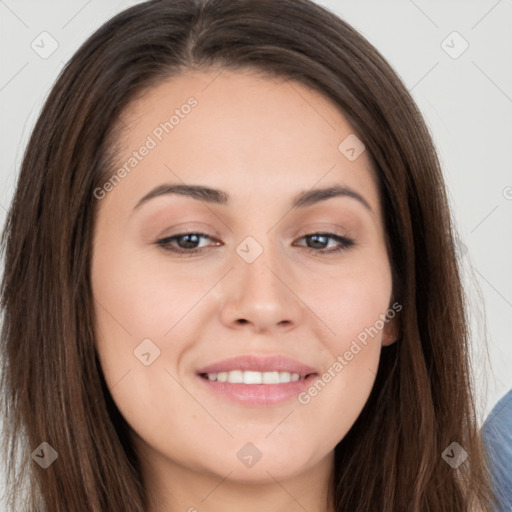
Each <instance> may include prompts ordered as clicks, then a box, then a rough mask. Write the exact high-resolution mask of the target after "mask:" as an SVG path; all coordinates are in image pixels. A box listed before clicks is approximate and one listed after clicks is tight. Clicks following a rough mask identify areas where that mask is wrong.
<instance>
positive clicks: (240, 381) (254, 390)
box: [196, 355, 319, 407]
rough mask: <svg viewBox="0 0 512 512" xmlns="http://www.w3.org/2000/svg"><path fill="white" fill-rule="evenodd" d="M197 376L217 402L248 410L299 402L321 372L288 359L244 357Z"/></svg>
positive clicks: (213, 367)
mask: <svg viewBox="0 0 512 512" xmlns="http://www.w3.org/2000/svg"><path fill="white" fill-rule="evenodd" d="M196 376H197V377H198V379H199V381H200V383H201V385H202V386H204V387H205V388H206V389H208V390H209V391H210V392H211V393H213V394H214V396H215V397H216V398H220V399H222V400H228V401H230V402H231V403H236V404H237V405H241V406H246V407H262V406H263V407H270V406H277V405H282V404H284V403H287V402H289V401H291V400H293V399H296V398H297V395H298V394H299V393H301V392H302V391H304V390H305V389H306V388H307V387H309V386H310V385H311V384H312V382H313V381H314V380H315V379H316V378H317V377H318V376H319V372H318V371H316V370H315V369H314V368H312V367H310V366H308V365H305V364H303V363H300V362H298V361H295V360H293V359H290V358H287V357H285V356H280V355H274V356H255V355H245V356H239V357H235V358H231V359H227V360H224V361H221V362H218V363H214V364H212V365H209V366H207V367H204V368H201V369H199V370H198V371H197V372H196Z"/></svg>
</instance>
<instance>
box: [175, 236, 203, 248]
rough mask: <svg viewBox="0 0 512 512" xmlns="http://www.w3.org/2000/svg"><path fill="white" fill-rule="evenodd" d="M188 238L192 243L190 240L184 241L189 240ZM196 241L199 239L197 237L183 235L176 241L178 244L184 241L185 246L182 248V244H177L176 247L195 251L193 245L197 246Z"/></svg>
mask: <svg viewBox="0 0 512 512" xmlns="http://www.w3.org/2000/svg"><path fill="white" fill-rule="evenodd" d="M190 238H193V239H194V241H192V242H191V241H190V240H185V239H190ZM198 239H199V237H198V236H197V235H183V236H181V237H180V238H179V239H178V242H180V241H182V240H185V246H183V244H182V243H179V244H178V245H180V247H182V248H184V249H195V245H194V244H197V242H198Z"/></svg>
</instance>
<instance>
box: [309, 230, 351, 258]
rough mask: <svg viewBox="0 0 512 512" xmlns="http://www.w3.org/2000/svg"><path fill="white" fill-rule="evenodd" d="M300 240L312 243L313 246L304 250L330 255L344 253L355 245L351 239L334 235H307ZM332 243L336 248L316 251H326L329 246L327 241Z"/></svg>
mask: <svg viewBox="0 0 512 512" xmlns="http://www.w3.org/2000/svg"><path fill="white" fill-rule="evenodd" d="M301 240H309V241H310V242H312V244H313V246H312V247H311V246H307V247H306V249H307V250H308V251H309V250H312V251H314V252H321V253H327V254H332V253H336V252H340V251H344V250H346V249H349V248H350V247H352V246H354V245H355V240H354V239H353V238H349V237H345V236H341V235H336V234H334V233H311V234H309V235H304V236H303V237H302V238H301ZM330 240H331V241H334V242H335V243H336V244H338V245H337V246H336V245H335V246H334V247H331V249H329V250H321V251H318V249H326V248H327V246H328V245H329V241H330Z"/></svg>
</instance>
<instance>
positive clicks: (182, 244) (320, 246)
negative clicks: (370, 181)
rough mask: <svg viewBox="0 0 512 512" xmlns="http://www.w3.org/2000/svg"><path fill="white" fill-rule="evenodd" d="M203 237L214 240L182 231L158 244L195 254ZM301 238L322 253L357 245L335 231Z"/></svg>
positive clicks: (172, 250)
mask: <svg viewBox="0 0 512 512" xmlns="http://www.w3.org/2000/svg"><path fill="white" fill-rule="evenodd" d="M202 239H203V240H204V239H209V240H213V239H212V238H211V237H210V236H208V235H206V234H204V233H181V234H178V235H174V236H170V237H167V238H162V239H161V240H158V241H157V242H156V244H157V245H158V246H160V247H162V248H163V249H164V250H166V251H171V252H174V253H178V254H195V253H199V252H201V251H202V249H204V246H203V247H200V246H198V244H200V242H201V240H202ZM299 240H306V242H308V241H309V242H310V243H311V244H312V246H310V245H307V246H306V247H305V249H306V250H307V251H312V252H316V253H321V254H322V253H325V254H332V253H337V252H341V251H343V250H346V249H349V248H350V247H352V246H354V245H355V240H354V239H352V238H348V237H345V236H341V235H337V234H334V233H311V234H308V235H304V236H303V237H301V238H300V239H299ZM330 241H333V242H335V244H338V245H337V246H336V245H335V246H334V247H331V248H330V249H329V248H328V246H329V242H330ZM214 245H220V242H218V241H216V243H215V244H214Z"/></svg>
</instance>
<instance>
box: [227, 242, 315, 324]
mask: <svg viewBox="0 0 512 512" xmlns="http://www.w3.org/2000/svg"><path fill="white" fill-rule="evenodd" d="M268 255H269V251H268V250H265V251H264V252H263V253H262V254H261V255H260V257H259V258H258V259H256V261H254V262H252V263H247V262H246V261H244V260H242V259H240V258H239V257H238V256H237V255H236V258H238V260H235V265H234V268H233V269H232V270H231V272H230V273H229V274H230V275H229V276H228V277H227V279H226V281H225V282H224V286H223V293H224V301H223V306H222V310H221V320H222V322H223V323H224V324H225V325H226V326H228V327H230V328H236V329H249V330H251V331H253V332H254V333H271V332H274V331H276V332H287V331H289V330H292V329H294V328H296V327H297V325H298V324H299V322H300V321H304V319H305V318H306V309H307V308H306V307H305V305H304V303H303V302H302V301H301V299H300V298H299V296H300V290H299V284H298V280H297V279H295V280H294V279H293V276H292V273H291V272H290V270H289V269H288V270H283V266H284V265H283V264H281V265H279V266H278V264H277V259H276V258H270V257H268Z"/></svg>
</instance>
